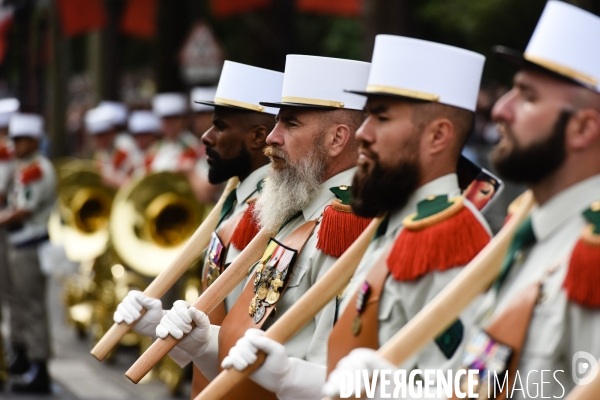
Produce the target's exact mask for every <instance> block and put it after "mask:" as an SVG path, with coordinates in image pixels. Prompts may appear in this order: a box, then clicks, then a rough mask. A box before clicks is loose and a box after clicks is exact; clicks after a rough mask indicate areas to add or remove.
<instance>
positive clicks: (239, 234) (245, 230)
mask: <svg viewBox="0 0 600 400" xmlns="http://www.w3.org/2000/svg"><path fill="white" fill-rule="evenodd" d="M255 202H256V199H251V200H249V205H248V208H247V209H246V211H245V212H244V216H243V217H242V219H241V221H240V222H239V223H238V225H237V227H236V228H235V231H234V232H233V235H232V236H231V242H230V243H231V245H232V246H233V247H235V248H236V249H238V250H243V249H245V248H246V246H248V243H250V242H251V241H252V239H254V236H256V234H257V233H258V231H260V227H259V226H258V221H257V220H256V217H255V216H254V204H255Z"/></svg>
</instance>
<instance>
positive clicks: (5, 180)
mask: <svg viewBox="0 0 600 400" xmlns="http://www.w3.org/2000/svg"><path fill="white" fill-rule="evenodd" d="M15 168H16V161H15V158H14V155H13V145H12V142H7V143H4V144H1V145H0V194H2V195H6V194H7V193H8V187H9V185H10V183H11V180H12V177H13V174H14V173H15Z"/></svg>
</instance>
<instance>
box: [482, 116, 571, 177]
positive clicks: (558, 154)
mask: <svg viewBox="0 0 600 400" xmlns="http://www.w3.org/2000/svg"><path fill="white" fill-rule="evenodd" d="M571 115H572V113H571V112H569V111H565V110H563V111H562V112H561V113H560V115H559V116H558V119H557V120H556V122H555V123H554V127H553V128H552V131H551V132H550V136H548V138H546V139H544V140H543V141H540V142H536V143H533V144H531V145H529V146H528V147H520V146H519V145H518V144H517V141H516V139H515V134H514V132H512V131H511V130H510V128H509V127H508V126H507V125H505V124H501V125H499V129H500V130H502V131H503V133H504V134H505V137H504V138H503V140H510V141H511V143H512V149H511V150H509V151H508V152H507V151H503V150H502V149H501V148H500V147H499V146H498V145H497V146H496V147H495V148H494V151H493V152H492V155H491V159H492V164H493V165H494V168H496V170H497V171H498V174H499V175H500V176H501V177H503V178H505V179H507V180H509V181H512V182H515V183H525V184H537V183H539V182H541V181H542V180H543V179H544V178H546V177H548V176H549V175H550V174H552V173H553V172H555V171H556V170H557V169H558V168H559V167H560V166H561V165H562V164H563V163H564V161H565V159H566V157H567V153H566V150H565V129H566V127H567V123H568V122H569V119H570V118H571Z"/></svg>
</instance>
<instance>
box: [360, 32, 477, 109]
mask: <svg viewBox="0 0 600 400" xmlns="http://www.w3.org/2000/svg"><path fill="white" fill-rule="evenodd" d="M484 62H485V57H484V56H482V55H481V54H478V53H474V52H472V51H469V50H465V49H461V48H458V47H453V46H448V45H445V44H440V43H434V42H428V41H425V40H420V39H413V38H407V37H403V36H392V35H377V37H376V38H375V47H374V49H373V59H372V60H371V73H370V74H369V81H368V83H367V84H366V85H364V86H363V87H362V88H360V87H355V88H353V90H350V92H352V93H357V94H362V95H366V96H373V95H381V96H393V97H399V98H404V99H409V100H419V101H429V102H436V103H440V104H446V105H449V106H454V107H459V108H463V109H466V110H469V111H475V106H476V104H477V96H478V94H479V85H480V83H481V74H482V73H483V64H484Z"/></svg>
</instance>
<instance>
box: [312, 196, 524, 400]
mask: <svg viewBox="0 0 600 400" xmlns="http://www.w3.org/2000/svg"><path fill="white" fill-rule="evenodd" d="M533 201H534V200H533V194H532V193H531V191H527V192H525V193H524V194H523V195H521V197H520V199H519V201H518V206H517V209H516V210H515V212H514V213H513V214H512V215H511V217H510V219H509V220H508V222H507V223H506V224H505V225H504V227H503V228H502V229H501V230H500V232H499V233H498V234H497V235H496V236H495V237H494V238H493V239H492V240H491V241H490V243H488V245H487V246H486V247H485V248H484V249H483V250H482V251H481V252H480V253H479V254H478V255H477V256H476V257H475V258H474V259H473V260H472V261H471V262H470V263H469V265H467V266H466V267H465V268H464V269H463V271H462V272H461V273H460V274H459V275H457V276H456V278H454V280H452V282H450V283H449V284H448V286H446V287H445V288H444V289H443V290H442V291H441V292H440V293H439V294H438V295H437V296H436V297H435V298H434V299H433V300H432V301H431V302H429V303H428V304H427V305H426V306H425V307H424V308H423V309H422V310H421V311H419V313H418V314H417V315H415V316H414V317H413V318H412V319H411V320H410V321H408V323H407V324H406V325H404V327H403V328H402V329H401V330H400V331H399V332H398V333H396V334H395V335H394V336H393V337H392V338H391V339H390V340H389V341H388V342H387V343H385V344H384V345H383V346H382V347H381V348H380V349H379V350H378V351H377V353H378V354H379V355H380V356H381V357H383V358H385V359H386V360H388V361H390V362H391V363H393V364H394V365H400V364H402V363H403V362H404V361H405V360H407V359H408V358H409V357H410V356H411V355H413V354H414V353H416V352H418V351H419V350H421V349H422V348H423V347H424V346H425V345H427V343H430V342H431V341H432V340H433V339H435V337H437V336H438V335H439V334H440V333H441V332H443V331H444V329H446V328H447V327H448V326H450V325H451V324H452V322H454V321H455V320H456V318H458V316H459V314H460V313H461V312H462V311H463V310H464V309H465V308H466V307H467V306H468V305H469V304H471V302H472V301H473V300H475V298H476V297H477V296H478V295H480V294H481V293H483V292H484V291H485V290H487V289H488V288H489V287H490V285H491V284H492V283H493V281H494V279H495V278H496V277H497V276H498V272H499V271H500V267H501V266H502V261H503V260H504V256H505V255H506V251H507V250H508V247H509V246H510V242H511V241H512V238H513V236H514V234H515V231H516V230H517V228H518V227H519V225H520V224H521V223H522V222H523V221H524V220H525V218H526V217H527V215H528V213H529V210H530V209H531V207H532V206H533ZM323 400H331V399H330V398H329V397H325V398H323Z"/></svg>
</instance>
